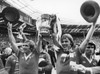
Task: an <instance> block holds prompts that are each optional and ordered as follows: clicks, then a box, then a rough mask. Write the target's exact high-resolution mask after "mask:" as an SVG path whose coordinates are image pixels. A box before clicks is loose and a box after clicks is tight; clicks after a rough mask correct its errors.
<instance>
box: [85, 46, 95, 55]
mask: <svg viewBox="0 0 100 74" xmlns="http://www.w3.org/2000/svg"><path fill="white" fill-rule="evenodd" d="M94 52H95V48H94V45H87V47H86V50H85V54H86V55H93V53H94Z"/></svg>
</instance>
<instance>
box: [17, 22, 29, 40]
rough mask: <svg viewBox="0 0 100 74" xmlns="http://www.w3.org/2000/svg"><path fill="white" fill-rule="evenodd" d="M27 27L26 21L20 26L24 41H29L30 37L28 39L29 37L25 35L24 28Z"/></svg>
mask: <svg viewBox="0 0 100 74" xmlns="http://www.w3.org/2000/svg"><path fill="white" fill-rule="evenodd" d="M25 27H26V23H23V24H22V25H21V26H20V27H19V32H20V34H21V35H22V37H23V40H24V41H27V40H28V39H27V37H26V36H25V34H24V33H23V30H24V28H25Z"/></svg>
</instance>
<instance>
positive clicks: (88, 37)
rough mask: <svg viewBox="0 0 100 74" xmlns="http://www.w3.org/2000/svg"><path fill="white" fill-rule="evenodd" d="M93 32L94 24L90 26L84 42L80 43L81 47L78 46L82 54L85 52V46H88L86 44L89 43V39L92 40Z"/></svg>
mask: <svg viewBox="0 0 100 74" xmlns="http://www.w3.org/2000/svg"><path fill="white" fill-rule="evenodd" d="M94 31H95V24H93V25H92V26H91V28H90V30H89V32H88V33H87V35H86V38H85V40H84V41H83V42H82V43H81V45H80V48H81V51H82V52H84V51H85V48H86V45H87V44H88V42H89V41H90V39H91V38H92V36H93V33H94Z"/></svg>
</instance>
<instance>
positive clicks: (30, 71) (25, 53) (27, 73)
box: [8, 23, 41, 74]
mask: <svg viewBox="0 0 100 74" xmlns="http://www.w3.org/2000/svg"><path fill="white" fill-rule="evenodd" d="M8 36H9V41H10V43H11V45H12V47H13V50H14V52H15V53H16V55H17V57H18V61H19V74H38V60H39V54H40V45H41V36H39V40H38V42H37V44H36V43H34V42H33V41H32V40H27V41H25V43H26V44H23V45H22V47H21V49H19V48H18V46H17V43H16V40H15V38H14V36H13V34H12V24H11V23H8Z"/></svg>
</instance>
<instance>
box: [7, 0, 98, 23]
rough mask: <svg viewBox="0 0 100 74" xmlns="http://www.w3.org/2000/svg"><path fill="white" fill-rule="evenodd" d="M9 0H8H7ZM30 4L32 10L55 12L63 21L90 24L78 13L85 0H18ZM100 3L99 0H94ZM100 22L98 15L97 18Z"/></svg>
mask: <svg viewBox="0 0 100 74" xmlns="http://www.w3.org/2000/svg"><path fill="white" fill-rule="evenodd" d="M9 1H10V0H9ZM18 1H22V2H23V3H26V4H27V5H29V6H31V7H32V8H31V9H32V10H33V11H39V12H40V13H48V14H56V15H57V16H58V17H59V18H60V19H61V20H63V22H64V23H68V24H90V23H88V22H86V21H85V20H84V19H83V17H82V16H81V14H80V7H81V5H82V4H83V3H84V2H85V1H86V0H18ZM94 1H96V2H97V3H98V4H100V0H94ZM97 23H100V17H98V19H97Z"/></svg>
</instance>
